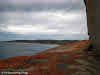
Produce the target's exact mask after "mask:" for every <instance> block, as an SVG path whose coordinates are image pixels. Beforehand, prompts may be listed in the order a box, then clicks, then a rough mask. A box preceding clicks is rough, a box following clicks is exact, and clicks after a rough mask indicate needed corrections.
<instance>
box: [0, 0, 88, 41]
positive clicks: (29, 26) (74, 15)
mask: <svg viewBox="0 0 100 75" xmlns="http://www.w3.org/2000/svg"><path fill="white" fill-rule="evenodd" d="M85 10H86V8H85V5H84V2H83V0H0V40H15V39H21V40H22V39H24V40H25V39H26V40H38V39H39V40H40V39H41V40H42V39H43V40H47V39H48V40H87V39H88V35H87V34H88V31H87V21H86V11H85Z"/></svg>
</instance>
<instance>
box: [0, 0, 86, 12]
mask: <svg viewBox="0 0 100 75" xmlns="http://www.w3.org/2000/svg"><path fill="white" fill-rule="evenodd" d="M69 8H70V9H74V10H80V9H82V8H84V6H83V5H82V3H81V2H80V0H42V1H41V0H30V1H28V0H3V1H1V0H0V11H27V12H30V11H48V10H50V9H51V10H69Z"/></svg>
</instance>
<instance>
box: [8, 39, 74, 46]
mask: <svg viewBox="0 0 100 75" xmlns="http://www.w3.org/2000/svg"><path fill="white" fill-rule="evenodd" d="M74 41H75V40H12V41H7V42H20V43H21V42H22V43H44V44H61V45H64V44H67V43H69V42H74Z"/></svg>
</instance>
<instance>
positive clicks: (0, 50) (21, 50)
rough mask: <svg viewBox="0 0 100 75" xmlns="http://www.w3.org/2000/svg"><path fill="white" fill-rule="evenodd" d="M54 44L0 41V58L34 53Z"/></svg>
mask: <svg viewBox="0 0 100 75" xmlns="http://www.w3.org/2000/svg"><path fill="white" fill-rule="evenodd" d="M56 46H57V45H55V44H39V43H16V42H13V43H5V42H0V59H4V58H9V57H14V56H31V55H33V54H35V53H38V52H40V51H44V50H46V49H48V48H53V47H56Z"/></svg>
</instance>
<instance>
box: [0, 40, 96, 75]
mask: <svg viewBox="0 0 100 75" xmlns="http://www.w3.org/2000/svg"><path fill="white" fill-rule="evenodd" d="M89 44H90V42H89V41H88V40H87V41H85V40H84V41H77V42H73V43H69V44H66V45H61V46H58V47H56V48H51V49H48V50H45V51H43V52H40V53H37V54H35V55H33V56H18V57H13V58H8V59H4V60H0V71H1V72H28V75H94V74H95V73H96V69H95V65H94V64H95V61H94V57H93V56H91V54H88V46H89Z"/></svg>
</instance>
